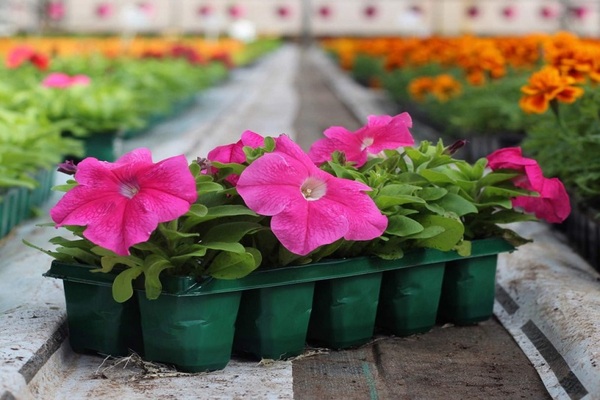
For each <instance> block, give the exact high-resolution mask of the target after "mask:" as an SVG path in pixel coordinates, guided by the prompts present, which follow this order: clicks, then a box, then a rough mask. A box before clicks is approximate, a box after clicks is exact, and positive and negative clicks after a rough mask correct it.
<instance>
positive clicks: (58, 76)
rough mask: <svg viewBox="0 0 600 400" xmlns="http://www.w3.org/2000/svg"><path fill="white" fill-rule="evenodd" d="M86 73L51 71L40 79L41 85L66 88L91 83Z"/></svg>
mask: <svg viewBox="0 0 600 400" xmlns="http://www.w3.org/2000/svg"><path fill="white" fill-rule="evenodd" d="M91 81H92V80H91V79H90V77H89V76H87V75H73V76H70V75H67V74H63V73H62V72H53V73H51V74H49V75H48V76H46V77H45V78H44V80H43V81H42V86H44V87H48V88H59V89H66V88H69V87H71V86H87V85H89V84H90V83H91Z"/></svg>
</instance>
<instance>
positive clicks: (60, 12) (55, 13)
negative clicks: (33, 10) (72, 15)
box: [46, 1, 65, 21]
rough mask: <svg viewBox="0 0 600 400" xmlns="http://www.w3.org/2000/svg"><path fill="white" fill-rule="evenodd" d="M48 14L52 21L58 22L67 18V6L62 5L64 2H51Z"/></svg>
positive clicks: (47, 10)
mask: <svg viewBox="0 0 600 400" xmlns="http://www.w3.org/2000/svg"><path fill="white" fill-rule="evenodd" d="M46 13H47V14H48V17H50V19H53V20H55V21H58V20H60V19H62V18H63V17H64V16H65V5H64V4H63V3H62V1H51V2H50V3H48V8H47V9H46Z"/></svg>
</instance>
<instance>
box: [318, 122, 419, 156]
mask: <svg viewBox="0 0 600 400" xmlns="http://www.w3.org/2000/svg"><path fill="white" fill-rule="evenodd" d="M410 127H412V119H411V118H410V115H408V113H402V114H398V115H396V116H394V117H391V116H389V115H381V116H377V115H370V116H369V117H368V122H367V125H366V126H364V127H362V128H360V129H359V130H357V131H356V132H350V131H349V130H347V129H346V128H343V127H341V126H332V127H330V128H328V129H327V130H326V131H325V132H324V135H325V136H326V137H325V138H324V139H320V140H317V141H316V142H315V143H314V144H313V145H312V146H311V148H310V151H309V156H310V158H311V159H312V160H313V161H314V162H315V163H316V164H318V165H320V164H322V163H324V162H326V161H329V160H331V155H332V154H333V152H334V151H340V152H343V153H344V154H345V155H346V160H348V161H351V162H354V163H356V166H357V167H360V166H362V165H363V164H364V163H366V162H367V157H368V155H369V154H377V153H379V152H381V151H383V150H388V149H397V148H399V147H402V146H412V145H413V144H414V143H415V140H414V139H413V137H412V135H411V134H410V131H409V130H408V128H410Z"/></svg>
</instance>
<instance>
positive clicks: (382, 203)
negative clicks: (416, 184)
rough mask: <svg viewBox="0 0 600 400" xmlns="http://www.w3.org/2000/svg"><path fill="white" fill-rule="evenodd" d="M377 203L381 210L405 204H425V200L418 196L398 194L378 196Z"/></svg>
mask: <svg viewBox="0 0 600 400" xmlns="http://www.w3.org/2000/svg"><path fill="white" fill-rule="evenodd" d="M374 200H375V204H376V205H377V207H378V208H379V209H380V210H385V209H386V208H389V207H393V206H400V205H403V204H415V203H416V204H425V200H423V199H422V198H420V197H417V196H408V195H398V196H377V197H376V198H375V199H374Z"/></svg>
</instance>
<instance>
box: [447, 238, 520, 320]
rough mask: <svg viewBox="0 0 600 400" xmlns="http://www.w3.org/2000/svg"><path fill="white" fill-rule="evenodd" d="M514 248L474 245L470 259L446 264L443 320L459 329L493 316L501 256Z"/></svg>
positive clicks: (486, 242)
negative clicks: (499, 255) (497, 273)
mask: <svg viewBox="0 0 600 400" xmlns="http://www.w3.org/2000/svg"><path fill="white" fill-rule="evenodd" d="M512 250H514V247H513V246H512V245H511V244H510V243H508V242H506V241H504V240H503V239H495V238H494V239H483V240H478V241H473V248H472V254H471V256H469V257H466V258H463V259H458V260H455V261H451V262H449V263H447V265H446V270H445V273H444V281H443V284H442V295H441V298H440V313H439V314H440V317H441V319H443V320H444V321H447V322H452V323H454V324H456V325H473V324H476V323H478V322H481V321H486V320H488V319H489V318H490V317H491V316H492V314H493V308H494V295H495V285H496V264H497V261H498V254H499V253H503V252H506V251H512Z"/></svg>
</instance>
